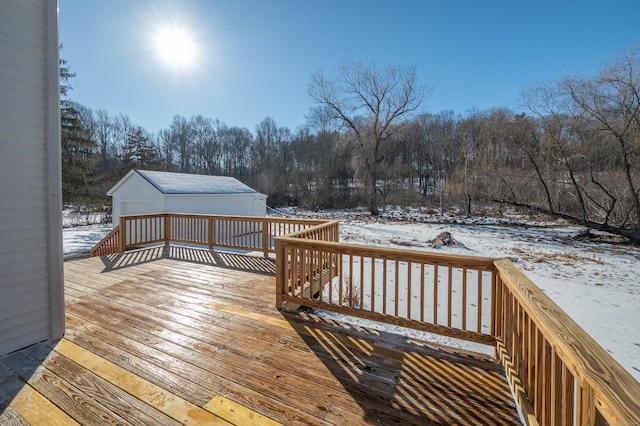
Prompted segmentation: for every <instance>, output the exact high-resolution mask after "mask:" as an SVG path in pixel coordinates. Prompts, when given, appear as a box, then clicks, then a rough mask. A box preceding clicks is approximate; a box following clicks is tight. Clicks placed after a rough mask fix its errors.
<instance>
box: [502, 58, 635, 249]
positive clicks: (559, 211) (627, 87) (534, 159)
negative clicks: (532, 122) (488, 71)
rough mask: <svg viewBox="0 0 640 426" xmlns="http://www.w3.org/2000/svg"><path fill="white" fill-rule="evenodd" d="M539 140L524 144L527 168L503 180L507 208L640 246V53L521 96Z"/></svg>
mask: <svg viewBox="0 0 640 426" xmlns="http://www.w3.org/2000/svg"><path fill="white" fill-rule="evenodd" d="M525 100H526V102H527V104H528V106H529V108H530V109H531V110H532V111H533V112H535V113H536V114H537V115H538V120H539V127H540V132H541V136H540V138H539V140H538V141H537V143H534V144H523V145H522V148H523V149H524V152H525V153H526V157H527V158H528V160H529V162H530V164H531V166H532V168H531V169H530V177H529V178H528V179H521V180H520V182H521V183H522V182H526V183H527V184H528V185H530V186H531V185H533V184H534V183H535V186H536V187H537V189H538V190H537V193H538V194H540V196H539V197H538V198H535V197H526V195H527V194H531V191H524V190H523V188H524V185H522V186H518V180H511V181H507V180H504V184H505V186H507V187H508V188H509V190H508V192H509V194H510V195H509V196H507V197H505V199H504V200H503V201H507V202H509V203H511V204H514V205H517V206H524V207H527V208H530V209H533V210H536V211H540V212H543V213H546V214H549V215H553V216H556V217H562V218H565V219H567V220H570V221H572V222H575V223H579V224H582V225H584V226H586V227H587V228H593V229H598V230H602V231H607V232H611V233H615V234H619V235H623V236H625V237H627V238H629V239H631V240H632V241H635V242H640V49H639V48H638V47H634V48H632V49H631V50H630V51H629V52H628V53H627V54H625V55H621V56H619V57H617V58H616V59H615V60H613V61H611V62H610V63H609V64H607V65H605V67H604V68H603V69H602V70H601V71H600V72H599V73H598V74H596V75H595V76H590V77H568V78H565V79H563V80H561V81H560V82H559V83H557V84H554V85H548V86H542V87H538V88H535V89H532V90H530V91H528V92H526V93H525Z"/></svg>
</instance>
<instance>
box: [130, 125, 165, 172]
mask: <svg viewBox="0 0 640 426" xmlns="http://www.w3.org/2000/svg"><path fill="white" fill-rule="evenodd" d="M122 165H123V168H124V170H125V173H126V172H127V171H129V170H130V169H133V168H136V169H147V170H159V169H162V168H163V163H162V161H161V158H160V154H159V153H158V150H157V149H156V147H155V146H154V145H153V143H152V142H151V141H150V140H149V138H148V137H147V136H146V135H145V134H144V131H143V130H142V128H141V127H137V128H136V130H135V131H133V132H131V133H129V134H128V135H127V140H126V142H125V144H124V146H123V147H122Z"/></svg>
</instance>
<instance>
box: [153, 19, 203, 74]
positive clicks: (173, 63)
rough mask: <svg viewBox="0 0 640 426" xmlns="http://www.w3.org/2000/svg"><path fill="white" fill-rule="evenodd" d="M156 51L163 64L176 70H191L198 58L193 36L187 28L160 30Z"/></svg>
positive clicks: (155, 41)
mask: <svg viewBox="0 0 640 426" xmlns="http://www.w3.org/2000/svg"><path fill="white" fill-rule="evenodd" d="M154 49H155V51H156V53H157V54H158V56H159V58H160V59H161V60H162V62H164V63H165V64H167V65H169V66H170V67H171V68H174V69H180V70H185V69H189V68H191V67H193V65H194V64H195V62H196V60H197V57H198V48H197V44H196V42H195V40H194V38H193V35H192V34H191V33H190V32H189V31H188V30H186V29H185V28H179V27H169V26H168V27H163V28H160V29H158V30H157V32H156V34H155V40H154Z"/></svg>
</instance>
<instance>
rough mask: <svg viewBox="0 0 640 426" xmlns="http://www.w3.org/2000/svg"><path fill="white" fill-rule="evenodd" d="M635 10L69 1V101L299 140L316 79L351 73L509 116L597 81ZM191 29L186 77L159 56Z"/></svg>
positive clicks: (630, 1) (271, 0)
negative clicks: (540, 94) (405, 75)
mask: <svg viewBox="0 0 640 426" xmlns="http://www.w3.org/2000/svg"><path fill="white" fill-rule="evenodd" d="M638 22H640V1H638V0H607V1H604V0H603V1H590V0H582V1H577V0H555V1H554V0H552V1H548V0H543V1H518V0H510V1H490V0H485V1H480V0H476V1H472V0H468V1H455V0H441V1H431V0H393V1H392V0H388V1H379V0H337V1H336V0H315V1H310V0H200V1H197V0H182V1H170V0H135V1H133V0H108V1H107V0H60V42H61V43H62V44H63V45H64V48H63V49H62V52H61V56H62V58H64V59H66V60H67V61H68V62H69V66H70V67H71V70H72V71H73V72H75V73H76V74H77V75H76V77H75V78H74V79H73V80H72V82H71V84H72V86H73V90H72V92H71V93H70V95H71V98H72V99H73V100H75V101H77V102H80V103H81V104H83V105H85V106H88V107H90V108H92V109H94V110H96V109H105V110H107V111H108V112H109V113H110V114H111V115H116V114H120V113H124V114H127V115H129V117H130V118H131V119H132V121H133V122H134V123H136V124H138V125H140V126H142V127H143V128H145V129H147V130H149V131H151V132H157V131H158V130H161V129H163V128H167V127H168V126H169V124H170V122H171V119H172V117H173V116H174V115H176V114H179V115H183V116H185V117H187V118H189V117H191V116H193V115H197V114H202V115H203V116H205V117H210V118H217V119H220V120H221V121H223V122H225V123H226V124H227V125H230V126H241V127H246V128H248V129H250V130H251V131H253V130H254V129H255V126H256V125H257V124H258V123H259V122H260V121H262V120H263V119H264V118H265V117H267V116H269V117H272V118H273V119H274V120H275V121H276V122H277V123H278V124H279V125H280V126H287V127H289V128H290V129H291V130H295V129H296V127H298V126H300V125H303V124H304V123H305V118H304V115H305V114H306V113H307V112H308V110H309V108H311V107H312V106H313V103H312V102H311V100H310V98H309V96H308V91H307V88H308V84H309V81H310V79H311V76H312V75H313V74H314V73H315V72H317V71H318V70H321V71H323V72H324V73H326V74H327V75H332V74H334V73H335V72H336V70H337V69H338V67H339V66H340V65H341V64H342V63H345V62H349V61H354V60H357V61H362V62H363V63H365V64H376V65H377V66H384V65H413V66H415V67H416V70H417V73H418V76H419V81H420V83H422V84H424V85H426V86H428V87H430V88H431V89H432V94H431V95H430V96H429V97H428V98H427V99H426V100H425V102H424V103H423V105H422V110H424V111H425V112H432V113H437V112H440V111H443V110H453V111H455V112H456V113H461V114H465V113H468V112H469V111H471V110H472V109H474V108H476V109H480V110H483V109H487V108H492V107H509V108H511V109H513V110H514V111H516V112H518V111H521V110H522V108H521V106H520V103H519V92H520V91H521V90H522V89H525V88H527V87H530V86H532V85H534V84H536V83H537V82H548V81H553V80H557V79H559V78H561V77H563V76H565V75H568V74H588V73H591V72H593V71H594V70H597V69H598V68H599V67H600V64H601V63H602V61H606V60H609V59H611V58H612V57H613V56H614V55H615V54H616V53H617V52H620V51H624V50H626V49H628V48H629V47H630V46H631V45H632V44H633V43H640V25H638ZM168 25H169V26H173V27H181V28H185V32H188V34H189V37H190V38H191V39H192V40H193V42H194V44H195V48H196V49H197V52H198V53H197V54H196V55H195V61H194V64H193V65H192V66H191V67H185V68H180V69H177V68H175V67H171V66H170V65H168V64H167V63H166V62H163V61H162V60H161V58H160V57H159V55H158V53H157V52H156V51H155V50H154V49H155V48H154V40H155V38H157V33H158V31H159V28H162V27H166V26H168Z"/></svg>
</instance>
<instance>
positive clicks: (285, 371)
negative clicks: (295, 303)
mask: <svg viewBox="0 0 640 426" xmlns="http://www.w3.org/2000/svg"><path fill="white" fill-rule="evenodd" d="M274 271H275V266H274V264H273V262H272V261H271V260H269V259H265V258H262V257H250V256H243V255H238V254H230V253H223V252H210V251H207V250H198V249H191V248H182V247H169V248H164V247H157V248H151V249H143V250H137V251H132V252H127V253H126V254H124V255H119V254H118V255H110V256H103V257H95V258H89V259H80V260H73V261H67V262H65V283H66V290H65V291H66V303H67V332H66V336H65V338H64V339H63V340H61V341H60V342H46V343H41V344H38V345H34V346H32V347H30V348H27V349H24V350H21V351H18V352H15V353H12V354H9V355H5V356H3V357H0V424H3V425H4V424H9V425H13V424H15V425H23V424H36V425H37V424H47V425H50V424H64V425H67V424H76V423H77V424H83V425H94V424H101V425H102V424H133V425H152V424H153V425H174V424H229V423H231V424H277V423H280V424H286V425H298V424H306V425H318V424H335V425H356V424H402V425H412V424H415V425H425V424H427V425H428V424H438V425H450V424H473V425H477V424H492V425H493V424H495V425H499V424H520V419H519V417H518V414H517V411H516V407H515V403H514V400H513V397H512V394H511V392H510V390H509V386H508V384H507V381H506V379H505V378H504V373H503V371H502V368H501V366H500V365H499V364H498V363H497V362H496V361H495V360H493V359H492V358H491V357H484V356H481V355H472V354H469V353H464V352H462V351H453V350H450V349H446V348H442V347H438V346H437V345H427V344H425V343H424V342H416V341H412V340H410V339H407V338H405V337H400V336H398V335H394V334H388V333H381V332H378V331H373V330H368V329H363V328H360V327H354V326H349V325H346V324H340V323H333V322H330V321H327V320H322V319H320V318H317V317H315V316H314V315H312V314H308V313H300V314H294V313H282V312H280V311H278V310H276V309H275V308H274V306H275V283H274V281H275V280H274V276H273V274H274ZM25 382H26V383H25Z"/></svg>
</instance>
